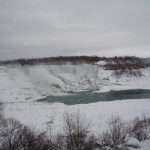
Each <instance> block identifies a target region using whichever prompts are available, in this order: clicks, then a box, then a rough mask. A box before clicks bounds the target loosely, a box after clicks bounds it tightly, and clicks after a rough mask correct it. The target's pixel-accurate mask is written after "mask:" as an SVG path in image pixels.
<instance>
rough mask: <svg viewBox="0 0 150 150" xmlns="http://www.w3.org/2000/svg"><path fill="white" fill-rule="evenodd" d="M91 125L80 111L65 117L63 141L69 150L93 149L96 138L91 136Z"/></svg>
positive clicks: (67, 113)
mask: <svg viewBox="0 0 150 150" xmlns="http://www.w3.org/2000/svg"><path fill="white" fill-rule="evenodd" d="M90 128H91V123H90V121H88V119H87V118H86V116H85V115H84V114H83V113H82V112H81V111H80V110H78V111H76V112H73V113H69V112H65V113H64V115H63V131H64V133H63V136H62V137H63V140H64V147H65V149H67V150H82V149H85V148H86V149H92V148H93V146H94V144H95V137H94V135H93V134H90Z"/></svg>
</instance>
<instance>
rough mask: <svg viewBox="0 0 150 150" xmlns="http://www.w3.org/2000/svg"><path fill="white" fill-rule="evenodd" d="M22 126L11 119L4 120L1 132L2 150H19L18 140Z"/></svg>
mask: <svg viewBox="0 0 150 150" xmlns="http://www.w3.org/2000/svg"><path fill="white" fill-rule="evenodd" d="M22 128H23V125H22V124H21V123H20V122H19V121H17V120H16V119H13V118H8V119H6V120H5V126H4V127H3V132H2V137H3V139H2V144H1V145H2V149H3V150H19V149H20V143H19V141H20V139H19V135H20V134H21V131H22Z"/></svg>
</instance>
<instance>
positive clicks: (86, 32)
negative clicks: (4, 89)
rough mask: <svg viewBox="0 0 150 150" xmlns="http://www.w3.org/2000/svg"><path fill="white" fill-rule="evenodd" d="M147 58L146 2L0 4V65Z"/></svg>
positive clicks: (149, 20) (5, 0) (11, 0)
mask: <svg viewBox="0 0 150 150" xmlns="http://www.w3.org/2000/svg"><path fill="white" fill-rule="evenodd" d="M60 55H61V56H66V55H70V56H71V55H97V56H106V57H110V56H124V55H131V56H139V57H150V0H0V60H6V59H16V58H37V57H51V56H60Z"/></svg>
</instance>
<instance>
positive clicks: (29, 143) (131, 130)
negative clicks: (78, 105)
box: [0, 104, 150, 150]
mask: <svg viewBox="0 0 150 150" xmlns="http://www.w3.org/2000/svg"><path fill="white" fill-rule="evenodd" d="M91 127H92V125H91V122H90V121H89V120H88V119H87V118H86V116H85V115H84V114H83V113H82V112H81V111H80V110H77V111H76V112H72V113H69V112H65V113H64V114H63V120H62V127H61V129H60V130H59V132H57V133H55V134H53V131H54V130H53V128H52V126H51V125H50V126H49V128H48V129H47V130H46V131H43V132H42V131H38V130H35V129H33V128H30V127H28V126H25V125H23V124H22V123H20V122H19V121H18V120H16V119H14V118H6V117H4V114H3V106H2V105H1V104H0V149H1V150H94V149H97V150H98V149H99V150H104V149H108V148H112V149H115V150H121V149H122V150H125V149H128V147H130V148H135V146H136V147H138V145H137V142H136V143H135V145H134V144H133V145H132V144H130V145H127V144H126V142H127V141H128V140H129V138H131V137H132V138H136V139H137V140H139V141H144V140H150V119H149V118H147V117H145V116H143V117H142V118H139V117H136V118H135V119H133V120H132V121H129V122H125V121H124V120H122V119H121V118H120V117H119V116H112V117H111V118H110V119H109V121H108V128H107V130H106V131H103V132H99V134H97V135H95V134H94V133H92V131H91ZM118 145H122V147H121V148H120V147H118Z"/></svg>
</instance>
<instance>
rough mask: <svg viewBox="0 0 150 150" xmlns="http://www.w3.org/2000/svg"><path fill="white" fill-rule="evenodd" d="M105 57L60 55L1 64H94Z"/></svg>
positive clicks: (2, 62) (9, 61)
mask: <svg viewBox="0 0 150 150" xmlns="http://www.w3.org/2000/svg"><path fill="white" fill-rule="evenodd" d="M105 59H106V58H105V57H101V58H100V57H98V56H59V57H47V58H35V59H17V60H8V61H1V62H0V64H3V65H9V64H19V65H22V66H23V65H39V64H45V65H63V64H66V63H68V62H69V63H71V64H73V65H74V64H82V63H88V64H92V63H95V62H97V61H100V60H105Z"/></svg>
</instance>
